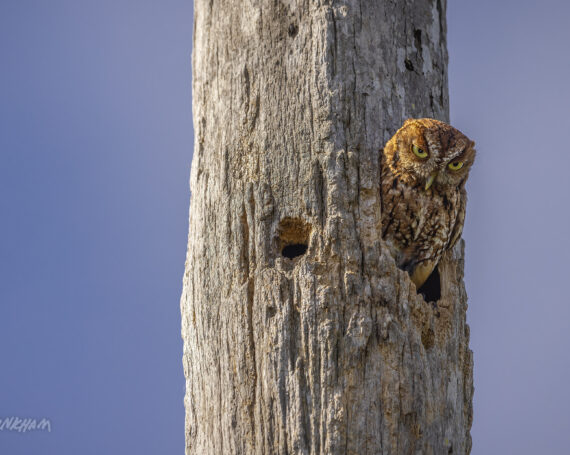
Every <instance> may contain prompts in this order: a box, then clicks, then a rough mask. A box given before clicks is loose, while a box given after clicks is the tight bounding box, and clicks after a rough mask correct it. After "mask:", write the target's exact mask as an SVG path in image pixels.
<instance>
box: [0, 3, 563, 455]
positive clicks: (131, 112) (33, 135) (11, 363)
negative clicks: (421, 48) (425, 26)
mask: <svg viewBox="0 0 570 455" xmlns="http://www.w3.org/2000/svg"><path fill="white" fill-rule="evenodd" d="M448 3H449V5H448V27H449V33H448V47H449V55H450V63H449V87H450V98H451V119H452V123H454V124H455V126H457V127H458V128H459V129H461V130H463V131H464V132H465V133H466V134H468V135H469V136H470V137H472V138H474V139H475V140H476V142H477V149H478V158H477V161H476V164H475V167H474V170H473V172H472V175H471V178H470V182H469V184H468V189H469V205H468V215H467V222H466V227H465V231H464V238H465V239H466V242H467V253H466V254H467V258H466V267H465V268H466V286H467V290H468V294H469V312H468V321H469V323H470V325H471V337H472V338H471V347H472V349H473V350H474V354H475V400H474V406H475V420H474V424H473V429H472V435H473V452H472V453H473V454H475V455H493V454H511V453H512V454H515V453H516V454H549V455H551V454H561V455H562V454H567V453H568V450H569V449H568V448H569V447H570V411H569V409H570V389H569V387H568V384H569V383H570V355H569V353H568V351H569V348H570V298H569V297H568V291H567V290H566V288H565V285H566V284H568V283H569V282H570V276H569V275H570V274H569V269H570V268H569V267H568V265H567V263H566V258H567V257H570V242H569V241H568V231H569V221H570V213H569V212H570V179H569V178H568V175H567V174H568V169H569V166H570V139H569V136H570V114H569V111H570V94H569V92H570V89H569V87H570V53H569V51H568V43H570V32H569V28H568V23H569V22H570V5H569V4H568V3H567V2H565V1H563V0H558V1H556V0H547V1H543V2H536V1H524V0H522V1H521V0H519V1H514V0H507V1H502V2H496V1H491V0H484V1H479V2H472V1H466V0H449V2H448ZM191 40H192V3H191V1H189V0H184V1H183V0H161V1H158V0H155V1H149V0H137V1H134V0H81V1H80V0H50V1H49V2H48V1H40V0H35V1H34V0H0V64H1V71H0V158H1V160H0V214H1V216H0V220H1V222H0V362H1V369H0V418H2V417H7V416H13V415H14V416H21V417H36V418H42V417H46V418H49V419H50V420H51V423H52V432H51V433H40V432H38V433H26V434H17V433H9V432H0V453H2V454H14V455H16V454H26V455H28V454H36V453H37V454H39V453H42V454H56V453H57V454H62V455H66V454H76V453H82V454H85V455H90V454H102V453H105V454H118V453H127V454H130V453H137V454H156V453H165V454H171V453H172V454H174V453H183V450H184V408H183V401H182V400H183V395H184V381H183V371H182V363H181V355H182V341H181V338H180V314H179V298H180V292H181V285H182V274H183V270H184V259H185V253H186V237H187V214H188V202H189V188H188V179H189V169H190V160H191V155H192V141H193V137H192V122H191V93H190V83H191V80H190V71H191V69H190V53H191Z"/></svg>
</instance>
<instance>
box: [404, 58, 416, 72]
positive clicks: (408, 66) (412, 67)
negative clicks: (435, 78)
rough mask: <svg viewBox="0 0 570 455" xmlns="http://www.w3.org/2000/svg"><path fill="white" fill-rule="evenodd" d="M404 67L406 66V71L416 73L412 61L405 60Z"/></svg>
mask: <svg viewBox="0 0 570 455" xmlns="http://www.w3.org/2000/svg"><path fill="white" fill-rule="evenodd" d="M404 65H405V66H406V69H407V70H408V71H414V64H413V63H412V61H411V60H410V59H409V58H407V59H406V60H404Z"/></svg>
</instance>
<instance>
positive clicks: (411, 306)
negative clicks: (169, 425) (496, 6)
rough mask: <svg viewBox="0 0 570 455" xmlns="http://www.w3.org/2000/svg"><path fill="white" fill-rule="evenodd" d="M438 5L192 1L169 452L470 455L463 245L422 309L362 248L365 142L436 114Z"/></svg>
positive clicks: (367, 221)
mask: <svg viewBox="0 0 570 455" xmlns="http://www.w3.org/2000/svg"><path fill="white" fill-rule="evenodd" d="M445 6H446V4H445V0H404V1H399V2H394V1H388V0H382V1H365V0H360V1H358V0H346V1H344V2H341V1H332V2H331V1H325V0H322V1H313V2H309V1H304V2H303V1H295V0H281V1H279V0H275V1H269V0H244V1H231V0H208V1H206V0H196V1H195V29H194V30H195V32H194V33H195V35H194V53H193V110H194V128H195V148H194V157H193V162H192V172H191V191H192V200H191V208H190V228H189V238H188V253H187V261H186V271H185V275H184V289H183V294H182V299H181V310H182V335H183V339H184V356H183V363H184V372H185V376H186V396H185V407H186V452H187V453H193V454H293V453H295V454H296V453H302V454H358V455H363V454H369V453H370V454H417V453H421V454H437V455H439V454H443V453H454V454H464V453H468V452H469V451H470V447H471V437H470V434H469V430H470V427H471V420H472V394H473V382H472V353H471V351H470V350H469V347H468V342H469V327H468V326H467V324H466V320H465V312H466V309H467V303H466V302H467V297H466V293H465V288H464V285H463V281H462V277H463V243H462V242H460V243H459V244H458V246H457V247H456V248H455V249H454V250H453V251H452V252H450V253H448V254H447V255H446V256H445V258H444V260H443V262H442V263H441V264H440V266H439V273H440V277H441V299H440V300H439V301H438V302H437V305H434V304H432V303H426V302H425V301H424V300H423V298H422V297H421V296H420V295H418V294H417V293H416V290H415V287H414V285H413V284H412V283H411V281H410V279H409V277H408V275H407V274H406V273H404V272H402V271H400V270H399V269H397V267H396V266H395V264H394V261H393V259H392V258H391V257H390V255H389V253H388V251H387V249H386V248H384V246H383V245H382V242H381V240H380V220H381V204H380V193H379V188H380V169H379V153H380V149H381V148H382V147H383V145H384V143H385V142H386V141H387V140H388V139H389V138H390V137H391V136H392V134H393V133H394V132H395V131H396V129H397V128H398V127H399V126H400V125H401V124H402V122H403V120H404V119H406V118H408V117H434V118H438V119H441V120H448V89H447V50H446V43H445V33H446V24H445ZM303 245H306V247H307V249H306V251H304V247H303ZM297 253H299V255H298V256H296V257H294V258H292V259H291V258H289V257H286V256H292V255H293V254H297Z"/></svg>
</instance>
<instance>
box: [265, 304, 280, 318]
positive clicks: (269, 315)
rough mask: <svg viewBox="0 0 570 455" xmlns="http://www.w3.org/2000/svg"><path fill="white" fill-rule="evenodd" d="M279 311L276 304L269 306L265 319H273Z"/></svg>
mask: <svg viewBox="0 0 570 455" xmlns="http://www.w3.org/2000/svg"><path fill="white" fill-rule="evenodd" d="M275 313H277V309H276V308H275V307H274V306H268V307H267V309H266V313H265V316H266V317H265V319H271V318H272V317H273V316H275Z"/></svg>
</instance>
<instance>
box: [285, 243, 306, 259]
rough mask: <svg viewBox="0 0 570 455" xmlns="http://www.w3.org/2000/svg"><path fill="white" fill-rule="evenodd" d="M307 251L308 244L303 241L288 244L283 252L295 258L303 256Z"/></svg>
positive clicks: (287, 256)
mask: <svg viewBox="0 0 570 455" xmlns="http://www.w3.org/2000/svg"><path fill="white" fill-rule="evenodd" d="M306 252H307V245H305V244H303V243H294V244H293V245H287V246H286V247H285V248H283V251H281V254H282V255H283V256H285V257H286V258H289V259H293V258H296V257H297V256H302V255H303V254H305V253H306Z"/></svg>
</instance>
